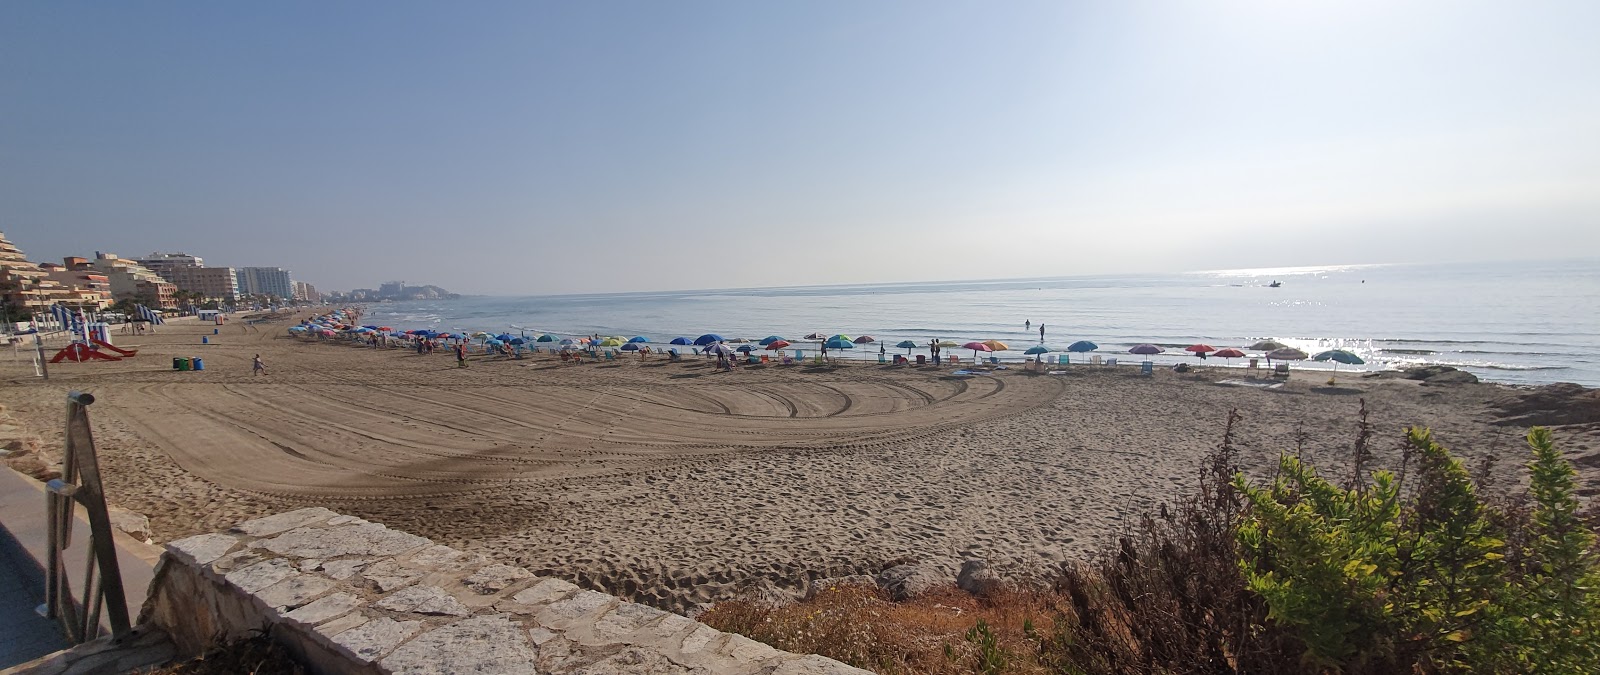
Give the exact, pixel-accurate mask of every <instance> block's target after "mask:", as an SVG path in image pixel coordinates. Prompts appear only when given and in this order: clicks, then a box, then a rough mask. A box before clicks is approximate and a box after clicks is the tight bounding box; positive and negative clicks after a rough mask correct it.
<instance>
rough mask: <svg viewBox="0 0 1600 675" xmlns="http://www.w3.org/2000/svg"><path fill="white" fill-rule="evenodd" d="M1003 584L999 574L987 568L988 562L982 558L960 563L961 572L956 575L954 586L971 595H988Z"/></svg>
mask: <svg viewBox="0 0 1600 675" xmlns="http://www.w3.org/2000/svg"><path fill="white" fill-rule="evenodd" d="M1004 585H1005V582H1004V580H1002V579H1001V578H1000V575H999V574H997V573H995V571H994V570H992V569H989V563H987V562H984V561H982V560H968V561H966V562H963V563H961V573H960V574H957V575H956V586H959V587H960V588H961V590H963V591H966V592H968V593H971V594H973V595H988V594H990V593H993V592H995V591H997V590H1000V588H1001V587H1002V586H1004Z"/></svg>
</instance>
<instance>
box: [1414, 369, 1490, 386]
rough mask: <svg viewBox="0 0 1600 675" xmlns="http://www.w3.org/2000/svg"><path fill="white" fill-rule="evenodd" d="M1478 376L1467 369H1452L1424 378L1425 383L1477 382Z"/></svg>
mask: <svg viewBox="0 0 1600 675" xmlns="http://www.w3.org/2000/svg"><path fill="white" fill-rule="evenodd" d="M1477 382H1478V376H1477V375H1473V374H1472V373H1469V372H1467V371H1465V370H1450V371H1448V372H1443V373H1439V374H1438V375H1433V376H1431V377H1428V378H1426V379H1424V380H1422V383H1423V384H1434V385H1438V384H1477Z"/></svg>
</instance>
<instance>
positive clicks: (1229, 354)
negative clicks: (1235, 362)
mask: <svg viewBox="0 0 1600 675" xmlns="http://www.w3.org/2000/svg"><path fill="white" fill-rule="evenodd" d="M1212 356H1220V357H1222V358H1225V359H1236V358H1239V357H1241V356H1244V352H1241V351H1239V350H1237V349H1234V348H1232V347H1228V348H1227V349H1219V350H1217V352H1216V353H1215V354H1212Z"/></svg>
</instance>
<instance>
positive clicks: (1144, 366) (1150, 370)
mask: <svg viewBox="0 0 1600 675" xmlns="http://www.w3.org/2000/svg"><path fill="white" fill-rule="evenodd" d="M1155 372H1156V364H1154V363H1151V362H1149V361H1145V362H1144V363H1141V364H1139V374H1140V375H1154V374H1155Z"/></svg>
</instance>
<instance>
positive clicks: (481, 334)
mask: <svg viewBox="0 0 1600 675" xmlns="http://www.w3.org/2000/svg"><path fill="white" fill-rule="evenodd" d="M472 337H475V338H481V337H489V334H488V333H485V332H483V331H481V330H480V331H477V332H475V333H473V334H472Z"/></svg>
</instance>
